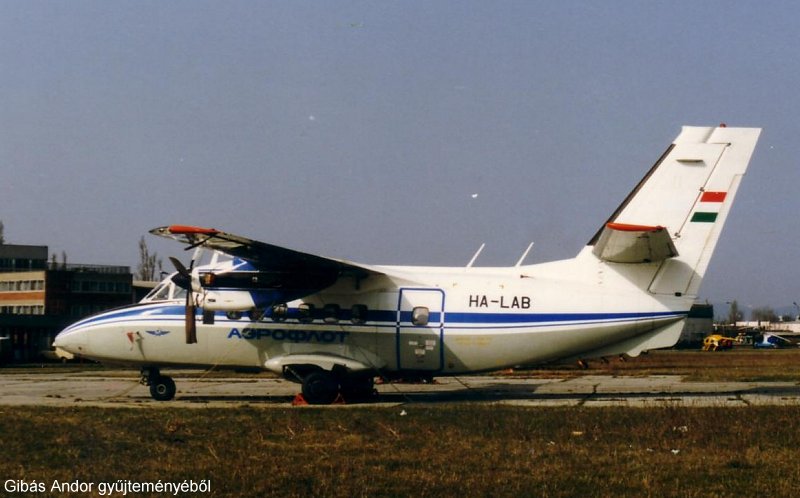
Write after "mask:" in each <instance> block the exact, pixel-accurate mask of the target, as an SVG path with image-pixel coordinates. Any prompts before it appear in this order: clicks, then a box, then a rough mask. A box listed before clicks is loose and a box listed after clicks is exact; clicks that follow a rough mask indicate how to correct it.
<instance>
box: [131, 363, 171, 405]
mask: <svg viewBox="0 0 800 498" xmlns="http://www.w3.org/2000/svg"><path fill="white" fill-rule="evenodd" d="M139 382H140V383H141V384H144V385H146V386H148V387H150V396H151V397H152V398H153V399H154V400H156V401H169V400H171V399H172V398H174V397H175V391H176V389H175V381H174V380H172V377H169V376H168V375H161V372H159V371H158V369H157V368H146V369H143V370H142V378H141V380H140V381H139Z"/></svg>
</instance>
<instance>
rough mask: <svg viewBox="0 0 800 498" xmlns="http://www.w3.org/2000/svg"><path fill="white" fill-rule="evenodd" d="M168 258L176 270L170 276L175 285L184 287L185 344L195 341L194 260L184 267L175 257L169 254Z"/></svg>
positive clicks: (194, 342)
mask: <svg viewBox="0 0 800 498" xmlns="http://www.w3.org/2000/svg"><path fill="white" fill-rule="evenodd" d="M169 260H170V261H171V262H172V265H173V266H174V267H175V270H177V272H178V274H177V275H175V276H173V277H172V281H173V282H175V285H177V286H178V287H181V288H183V289H186V306H185V308H186V327H185V328H186V344H196V343H197V322H196V321H195V315H194V313H195V309H194V308H195V306H194V295H193V293H194V291H193V289H192V268H193V267H194V260H195V258H194V257H193V258H192V261H191V263H189V268H186V266H184V264H183V263H181V262H180V260H178V259H177V258H174V257H172V256H170V258H169Z"/></svg>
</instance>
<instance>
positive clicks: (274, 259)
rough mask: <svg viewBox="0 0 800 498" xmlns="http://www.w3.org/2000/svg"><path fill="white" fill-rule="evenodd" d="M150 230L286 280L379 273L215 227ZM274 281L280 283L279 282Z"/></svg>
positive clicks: (178, 226) (331, 281)
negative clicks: (204, 248) (240, 260)
mask: <svg viewBox="0 0 800 498" xmlns="http://www.w3.org/2000/svg"><path fill="white" fill-rule="evenodd" d="M150 233H152V234H153V235H158V236H160V237H166V238H170V239H174V240H177V241H178V242H181V243H184V244H188V245H189V248H193V247H206V248H209V249H213V250H217V251H220V252H223V253H225V254H229V255H231V256H234V257H236V258H240V259H243V260H245V261H247V262H248V263H250V264H251V265H253V266H254V267H255V268H256V269H257V270H258V271H260V272H266V273H271V274H274V275H276V276H280V277H279V278H278V280H285V282H286V283H289V282H290V281H292V280H307V279H308V277H312V276H313V277H326V278H323V279H322V280H323V281H330V283H333V281H335V280H336V278H338V277H339V276H343V275H348V276H353V277H355V278H365V277H367V276H369V275H380V274H382V272H380V271H377V270H375V269H372V268H370V267H369V266H367V265H361V264H358V263H352V262H349V261H344V260H338V259H333V258H325V257H321V256H315V255H313V254H308V253H304V252H300V251H295V250H293V249H287V248H285V247H280V246H275V245H272V244H267V243H264V242H259V241H257V240H252V239H248V238H247V237H242V236H240V235H233V234H230V233H226V232H222V231H219V230H217V229H214V228H201V227H194V226H185V225H170V226H164V227H159V228H154V229H152V230H150ZM314 280H317V278H315V279H314ZM275 284H278V285H280V284H281V282H279V281H278V282H275Z"/></svg>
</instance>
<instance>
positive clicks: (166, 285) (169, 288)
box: [142, 280, 186, 303]
mask: <svg viewBox="0 0 800 498" xmlns="http://www.w3.org/2000/svg"><path fill="white" fill-rule="evenodd" d="M185 297H186V289H184V288H182V287H178V286H177V285H175V284H174V283H173V282H172V281H171V280H164V281H163V282H161V283H160V284H158V285H157V286H156V288H155V289H153V290H151V291H150V293H149V294H147V295H146V296H145V297H144V298H143V299H142V302H143V303H149V302H153V301H167V300H170V299H184V298H185Z"/></svg>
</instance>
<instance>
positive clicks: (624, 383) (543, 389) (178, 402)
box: [0, 371, 800, 408]
mask: <svg viewBox="0 0 800 498" xmlns="http://www.w3.org/2000/svg"><path fill="white" fill-rule="evenodd" d="M165 373H168V372H167V371H165ZM175 382H176V384H177V386H178V393H177V396H176V398H175V399H174V400H173V401H170V402H158V401H154V400H152V399H151V398H150V395H149V391H148V389H147V388H146V387H144V386H142V385H140V384H139V383H138V378H137V377H136V376H135V375H133V374H128V373H124V374H123V373H121V372H78V373H75V372H70V373H66V372H64V373H19V371H16V372H14V373H5V372H2V371H0V405H5V406H12V405H14V406H24V405H37V406H56V407H64V406H104V407H197V408H202V407H239V406H242V405H244V404H247V405H252V406H263V407H288V406H291V401H292V399H293V398H294V395H295V394H296V393H297V392H299V387H300V386H299V385H298V384H294V383H291V382H288V381H285V380H282V379H276V378H272V377H267V376H257V375H253V376H238V375H232V376H230V377H204V376H203V373H202V372H199V371H198V372H196V375H195V376H192V375H190V374H189V373H188V372H181V373H179V374H177V375H176V377H175ZM377 389H378V392H379V393H380V396H379V397H378V398H377V400H376V401H374V402H370V403H369V404H370V405H374V406H381V405H384V406H392V405H398V404H403V403H452V402H458V403H467V402H470V403H495V404H506V405H518V406H659V405H677V406H747V405H800V385H798V384H797V383H794V382H685V381H684V380H683V379H682V378H681V377H680V376H676V375H659V376H646V377H617V376H609V375H583V376H579V377H574V378H547V379H541V378H524V377H516V376H490V375H484V376H465V377H458V378H439V379H437V381H436V383H434V384H384V385H379V386H377Z"/></svg>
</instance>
